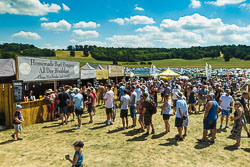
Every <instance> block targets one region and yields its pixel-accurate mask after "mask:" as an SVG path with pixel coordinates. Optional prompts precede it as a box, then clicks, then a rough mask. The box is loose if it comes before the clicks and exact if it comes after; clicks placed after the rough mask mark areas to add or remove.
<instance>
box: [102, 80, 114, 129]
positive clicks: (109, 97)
mask: <svg viewBox="0 0 250 167" xmlns="http://www.w3.org/2000/svg"><path fill="white" fill-rule="evenodd" d="M103 99H104V100H105V108H106V115H107V122H106V125H110V124H113V123H112V113H113V101H114V92H113V91H112V89H111V85H110V84H109V85H108V86H107V92H106V93H105V95H104V97H103Z"/></svg>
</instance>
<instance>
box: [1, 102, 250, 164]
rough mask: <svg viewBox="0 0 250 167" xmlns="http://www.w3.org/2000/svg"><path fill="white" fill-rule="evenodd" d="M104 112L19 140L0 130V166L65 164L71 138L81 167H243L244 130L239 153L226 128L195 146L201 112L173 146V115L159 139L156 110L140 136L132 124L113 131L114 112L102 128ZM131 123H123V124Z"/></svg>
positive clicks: (249, 144)
mask: <svg viewBox="0 0 250 167" xmlns="http://www.w3.org/2000/svg"><path fill="white" fill-rule="evenodd" d="M104 113H105V109H104V108H102V107H98V109H97V115H96V116H95V117H94V123H93V124H87V122H88V121H89V118H88V115H87V114H84V115H83V127H82V128H81V129H80V130H74V129H73V128H74V127H75V124H76V122H70V123H69V124H68V125H63V126H59V125H58V124H59V123H60V122H59V121H57V122H48V123H43V124H36V125H32V126H27V127H24V128H23V133H22V137H23V138H24V140H23V141H13V140H11V138H10V134H11V132H12V131H13V130H6V131H2V132H0V155H1V156H0V162H1V163H0V166H1V167H7V166H12V167H33V166H36V167H59V166H60V167H67V166H71V165H70V163H69V162H68V161H65V160H64V154H66V153H69V154H70V155H71V157H72V155H73V154H74V150H73V147H71V146H70V145H71V144H72V143H73V142H74V141H76V140H82V141H84V143H85V146H84V148H83V153H84V163H83V164H84V166H86V167H96V166H97V167H99V166H100V167H101V166H107V167H113V166H117V167H165V166H176V167H177V166H178V167H182V166H183V167H184V166H197V167H203V166H205V167H207V166H208V167H210V166H216V167H220V166H221V167H224V166H237V167H240V166H242V167H246V166H249V161H250V140H249V138H247V137H246V132H245V131H244V130H242V141H241V147H240V148H239V149H234V148H232V147H230V145H232V144H234V143H235V141H234V140H233V139H231V138H230V137H229V135H230V130H229V129H227V130H225V129H224V130H222V131H218V133H217V139H216V143H215V144H214V145H208V144H206V143H204V144H198V143H196V141H197V139H198V138H201V135H202V117H203V115H202V114H200V115H190V118H189V119H190V125H189V128H188V135H187V137H186V138H185V140H184V141H183V142H178V143H177V142H176V141H175V139H174V137H175V135H176V133H177V130H176V128H174V117H171V118H170V124H171V132H170V133H169V134H167V135H164V134H163V132H164V124H163V121H162V118H161V115H160V112H159V111H158V113H157V114H156V115H154V116H153V123H154V126H155V130H156V134H154V135H149V136H148V137H144V136H143V135H142V133H138V132H137V129H138V128H139V127H138V125H137V127H136V128H129V129H127V130H122V131H121V130H119V128H120V127H121V119H120V118H119V114H120V110H118V111H117V118H116V121H115V123H114V125H112V126H105V125H104V124H103V122H104V120H105V119H106V116H105V114H104ZM131 122H132V121H131V119H129V125H131ZM230 125H231V123H230ZM218 126H219V125H218Z"/></svg>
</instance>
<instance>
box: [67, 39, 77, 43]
mask: <svg viewBox="0 0 250 167" xmlns="http://www.w3.org/2000/svg"><path fill="white" fill-rule="evenodd" d="M69 42H70V43H78V41H77V40H75V39H71V40H69Z"/></svg>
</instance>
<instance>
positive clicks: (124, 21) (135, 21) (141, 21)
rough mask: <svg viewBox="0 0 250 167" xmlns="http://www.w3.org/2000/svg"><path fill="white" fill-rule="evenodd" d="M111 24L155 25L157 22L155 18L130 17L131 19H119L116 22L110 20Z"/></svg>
mask: <svg viewBox="0 0 250 167" xmlns="http://www.w3.org/2000/svg"><path fill="white" fill-rule="evenodd" d="M109 22H115V23H117V24H119V25H124V24H135V25H137V24H154V23H155V21H154V19H153V18H150V17H147V16H139V15H136V16H130V18H124V19H123V18H117V19H114V20H109Z"/></svg>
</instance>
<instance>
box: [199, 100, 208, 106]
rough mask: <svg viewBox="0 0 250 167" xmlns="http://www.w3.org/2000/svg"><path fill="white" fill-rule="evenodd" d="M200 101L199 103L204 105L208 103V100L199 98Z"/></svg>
mask: <svg viewBox="0 0 250 167" xmlns="http://www.w3.org/2000/svg"><path fill="white" fill-rule="evenodd" d="M198 103H199V105H203V104H206V103H207V100H201V99H198Z"/></svg>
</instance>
